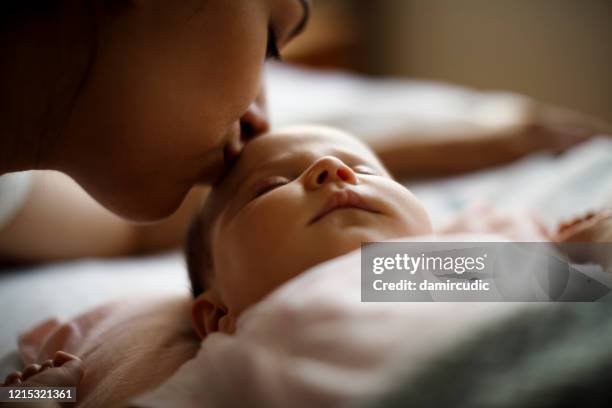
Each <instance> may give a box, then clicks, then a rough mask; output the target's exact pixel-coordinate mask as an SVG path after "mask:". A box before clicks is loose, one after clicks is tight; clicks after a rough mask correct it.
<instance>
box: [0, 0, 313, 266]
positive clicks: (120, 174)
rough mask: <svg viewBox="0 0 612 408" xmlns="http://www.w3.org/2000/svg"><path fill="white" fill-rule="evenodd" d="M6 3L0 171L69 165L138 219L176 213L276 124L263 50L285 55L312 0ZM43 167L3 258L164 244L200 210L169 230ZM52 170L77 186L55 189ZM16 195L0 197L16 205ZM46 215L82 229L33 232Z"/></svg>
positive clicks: (9, 230)
mask: <svg viewBox="0 0 612 408" xmlns="http://www.w3.org/2000/svg"><path fill="white" fill-rule="evenodd" d="M0 7H1V8H2V9H4V10H2V12H1V13H0V14H1V15H2V17H0V21H1V25H0V44H1V46H0V48H1V49H2V50H3V56H2V59H1V61H0V83H1V87H2V91H1V92H0V112H1V115H2V116H1V118H2V119H0V126H1V129H2V130H1V132H0V174H4V173H9V172H18V171H23V170H30V169H50V170H57V171H60V172H62V173H65V174H67V175H69V176H70V177H72V178H73V179H74V180H75V181H76V182H77V183H78V184H80V186H81V187H82V188H84V189H85V190H86V191H87V193H89V194H90V195H91V197H93V199H94V200H96V201H97V202H98V203H100V204H102V205H103V206H104V207H106V208H107V209H109V210H111V211H112V212H114V213H115V214H117V215H119V216H121V217H124V218H126V219H130V220H136V221H156V220H160V219H163V218H165V217H168V216H169V215H171V214H173V213H174V212H175V211H176V210H177V208H179V206H180V205H181V202H183V200H184V198H185V197H186V195H187V194H188V192H189V191H190V190H191V189H192V187H194V185H197V184H199V183H209V182H211V181H213V180H214V179H215V178H218V177H219V176H220V175H221V174H222V172H223V170H224V168H225V166H226V165H228V164H230V163H231V162H232V161H233V160H235V159H236V157H237V156H238V155H239V153H240V150H241V149H242V146H243V145H244V143H245V142H247V141H248V140H249V139H250V138H252V137H254V136H257V135H259V134H261V133H263V132H265V131H266V130H267V128H268V121H267V118H266V112H265V98H264V94H263V92H262V83H261V82H262V67H263V64H264V60H265V59H266V58H278V57H279V50H280V49H282V48H283V47H284V46H285V45H286V44H287V43H288V42H289V41H291V40H292V39H293V38H294V37H295V36H296V35H297V34H299V33H300V31H301V30H302V29H303V28H304V26H305V25H306V22H307V19H308V16H309V3H308V0H232V1H227V0H189V1H187V0H184V1H164V0H150V1H130V0H99V1H94V0H91V1H87V2H83V1H76V0H55V1H37V0H26V1H20V2H11V4H10V5H2V6H0ZM40 177H46V179H45V180H33V181H32V180H31V181H30V183H32V186H31V187H30V190H29V193H28V198H27V200H26V205H25V207H24V208H22V209H20V210H19V212H18V214H17V216H16V218H11V220H10V222H8V221H5V223H4V224H5V228H4V231H2V232H1V233H0V255H4V258H17V259H23V258H24V257H25V258H31V260H37V259H48V258H49V256H51V257H59V258H62V257H66V256H80V255H105V254H117V253H131V252H137V250H140V249H143V250H144V249H149V248H148V247H152V248H154V247H164V246H167V245H168V244H175V243H176V240H177V239H178V237H179V236H182V225H184V219H185V218H187V216H188V214H189V213H190V211H189V210H188V209H186V210H185V211H183V212H184V214H183V215H182V216H181V214H179V215H178V216H175V217H174V219H173V220H169V221H167V222H165V224H160V225H158V226H157V227H136V226H135V225H132V224H129V225H127V224H126V223H125V222H122V221H120V220H118V219H116V218H114V217H111V216H110V215H109V214H107V213H106V212H104V211H102V210H101V209H100V208H99V207H97V205H96V204H95V203H94V202H93V201H91V200H89V199H88V198H86V197H84V195H82V194H80V195H79V194H78V193H76V189H75V187H74V186H73V185H71V184H70V182H68V181H67V180H66V179H65V178H62V177H61V176H58V175H57V174H51V175H45V176H41V175H37V176H35V179H36V178H40ZM49 177H50V178H52V179H54V181H53V182H55V183H59V184H62V185H65V187H62V188H64V189H65V190H67V192H66V193H65V194H64V193H62V194H60V195H61V197H55V196H53V194H51V195H52V196H51V197H46V195H48V191H47V192H46V191H45V190H46V189H45V186H48V185H49V183H50V180H49ZM4 184H6V183H4ZM37 186H38V188H37ZM57 190H61V188H60V189H56V191H57ZM12 191H14V190H11V189H9V188H7V187H5V191H0V194H1V195H3V196H4V198H5V201H6V197H7V196H9V195H12V193H11V192H12ZM66 194H73V195H75V198H76V196H77V195H79V198H78V199H76V201H69V200H68V199H66V198H64V196H65V195H66ZM196 195H197V194H196ZM33 196H35V197H36V200H34V199H33ZM1 201H2V200H0V205H1ZM13 201H15V200H13ZM189 201H190V202H191V204H190V203H189ZM195 201H197V200H196V199H195V198H194V199H191V200H188V203H186V207H191V208H192V207H193V205H194V204H193V202H195ZM42 203H45V204H44V205H42ZM28 205H29V206H30V207H32V206H34V208H28ZM41 205H42V207H44V208H47V207H48V206H51V207H53V206H56V207H60V209H61V210H63V212H64V215H65V219H62V217H59V218H58V217H57V216H56V217H54V218H53V219H49V217H47V216H46V214H45V211H44V208H42V209H41V208H40V207H41ZM13 206H14V205H13ZM1 212H2V211H0V213H1ZM9 212H10V211H5V213H9ZM24 213H25V215H24ZM75 216H76V217H77V218H78V219H79V220H80V222H78V223H76V222H75V220H74V217H75ZM19 218H22V219H21V220H20V219H19ZM46 223H51V226H52V227H53V228H60V229H68V230H69V231H70V230H74V231H73V233H70V232H68V233H67V232H66V231H63V232H62V233H61V236H62V237H63V238H62V239H59V238H58V237H57V236H56V238H55V241H56V242H49V239H48V238H52V237H46V238H44V239H38V238H37V236H36V235H37V234H35V233H33V230H36V231H49V228H45V224H46ZM75 224H78V225H77V226H75ZM87 224H90V225H89V226H88V225H87ZM1 225H2V222H1V220H0V229H2V227H1ZM53 228H51V229H53ZM159 228H161V229H162V231H164V232H165V234H160V233H159V231H155V230H156V229H159ZM141 230H144V231H145V233H144V234H142V233H141V232H140V231H141ZM92 231H94V232H95V231H97V232H95V233H93V234H92ZM154 231H155V232H154ZM168 231H171V233H168ZM43 235H44V233H43ZM93 235H95V236H93ZM134 236H140V237H141V238H142V237H143V236H147V237H150V236H154V237H155V236H157V237H158V238H154V239H153V241H155V242H144V243H143V242H135V240H134V239H133V237H134ZM80 238H87V239H86V240H85V241H89V242H83V241H84V240H83V239H80ZM141 238H139V239H138V240H137V241H143V239H141ZM38 241H40V242H39V244H40V245H42V247H39V246H38V244H37V242H38ZM51 241H54V240H53V239H51ZM59 241H65V242H71V243H72V245H62V242H59ZM92 241H93V242H92ZM144 241H147V239H146V238H145V239H144ZM158 241H161V242H158ZM112 242H115V244H112ZM24 245H25V246H24ZM75 245H76V246H77V247H79V248H74V249H68V248H67V247H69V246H75ZM100 245H102V246H104V248H100ZM48 246H51V247H52V248H47V247H48ZM57 250H60V252H61V254H59V255H58V254H57V252H56V251H57ZM24 251H25V252H24ZM66 251H67V252H66ZM22 252H23V253H22ZM36 253H40V254H39V255H36ZM28 254H29V255H28Z"/></svg>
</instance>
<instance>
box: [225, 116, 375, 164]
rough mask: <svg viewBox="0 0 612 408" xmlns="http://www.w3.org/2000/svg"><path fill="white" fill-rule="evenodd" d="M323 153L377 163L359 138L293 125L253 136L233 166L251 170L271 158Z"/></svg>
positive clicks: (322, 129)
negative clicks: (254, 137) (267, 133)
mask: <svg viewBox="0 0 612 408" xmlns="http://www.w3.org/2000/svg"><path fill="white" fill-rule="evenodd" d="M304 155H306V156H307V157H311V158H319V157H323V156H327V155H338V156H343V155H346V156H350V157H353V158H358V159H361V160H362V161H364V162H366V163H370V164H375V165H380V162H379V161H378V158H377V157H376V155H375V154H374V153H373V152H372V151H371V150H370V148H369V147H367V146H366V145H365V144H364V143H363V142H361V141H360V140H358V139H357V138H355V137H354V136H352V135H350V134H348V133H345V132H343V131H340V130H336V129H331V128H325V127H315V126H308V127H305V126H303V127H294V128H289V129H286V130H283V131H280V132H276V133H273V134H269V135H265V136H262V137H259V138H257V139H255V140H253V141H252V142H251V143H249V144H248V145H247V146H246V147H245V149H244V150H243V152H242V155H241V158H240V160H239V163H238V166H237V168H236V170H237V171H238V172H239V171H240V170H243V171H244V170H247V171H249V170H253V168H254V167H257V166H258V165H260V164H265V163H266V162H268V163H269V162H272V161H274V160H275V159H280V158H284V159H291V158H293V157H298V156H304Z"/></svg>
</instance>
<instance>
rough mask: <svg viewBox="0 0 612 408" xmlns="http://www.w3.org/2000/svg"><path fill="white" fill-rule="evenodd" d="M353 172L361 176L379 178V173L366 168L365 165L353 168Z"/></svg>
mask: <svg viewBox="0 0 612 408" xmlns="http://www.w3.org/2000/svg"><path fill="white" fill-rule="evenodd" d="M353 171H354V172H355V173H359V174H365V175H369V176H378V175H379V173H378V172H377V171H376V170H374V169H373V168H371V167H369V166H365V165H363V164H359V165H357V166H353Z"/></svg>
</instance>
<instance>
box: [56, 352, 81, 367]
mask: <svg viewBox="0 0 612 408" xmlns="http://www.w3.org/2000/svg"><path fill="white" fill-rule="evenodd" d="M72 360H79V358H78V357H77V356H75V355H73V354H70V353H66V352H65V351H58V352H57V353H55V356H53V365H54V366H55V367H60V366H62V365H64V364H65V363H67V362H68V361H72Z"/></svg>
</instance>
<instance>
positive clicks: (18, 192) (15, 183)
mask: <svg viewBox="0 0 612 408" xmlns="http://www.w3.org/2000/svg"><path fill="white" fill-rule="evenodd" d="M31 179H32V172H30V171H22V172H18V173H8V174H4V175H2V176H0V230H2V229H3V228H4V227H6V226H7V225H8V224H9V223H10V222H11V221H12V220H13V218H14V217H15V216H16V215H17V213H18V212H19V210H20V209H21V208H22V207H23V205H24V203H25V202H26V199H27V197H28V193H29V192H30V185H31Z"/></svg>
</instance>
